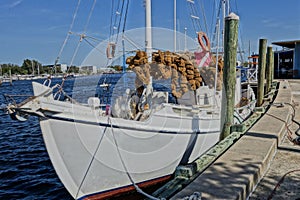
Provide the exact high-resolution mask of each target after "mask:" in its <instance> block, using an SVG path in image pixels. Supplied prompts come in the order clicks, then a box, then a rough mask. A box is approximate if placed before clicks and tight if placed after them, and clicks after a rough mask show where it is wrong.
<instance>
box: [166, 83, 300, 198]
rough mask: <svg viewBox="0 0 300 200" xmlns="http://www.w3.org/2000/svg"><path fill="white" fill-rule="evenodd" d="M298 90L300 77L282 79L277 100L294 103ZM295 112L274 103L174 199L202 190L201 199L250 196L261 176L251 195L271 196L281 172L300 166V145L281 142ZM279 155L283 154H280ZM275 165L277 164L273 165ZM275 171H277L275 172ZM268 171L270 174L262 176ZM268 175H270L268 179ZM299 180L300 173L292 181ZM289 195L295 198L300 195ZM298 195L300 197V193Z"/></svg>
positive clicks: (258, 196) (297, 99)
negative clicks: (283, 165)
mask: <svg viewBox="0 0 300 200" xmlns="http://www.w3.org/2000/svg"><path fill="white" fill-rule="evenodd" d="M297 91H300V80H288V81H280V85H279V90H278V94H277V97H276V99H275V100H274V102H273V104H277V105H278V104H280V103H292V100H293V101H294V102H300V95H299V94H298V93H297ZM299 111H300V108H299V106H296V113H297V112H298V113H299ZM291 112H292V108H291V106H289V105H287V104H284V106H271V107H270V109H269V110H268V111H267V113H266V114H265V115H263V117H262V118H261V119H260V120H259V121H258V122H257V123H256V124H255V125H254V126H253V127H252V128H251V129H250V130H249V131H248V132H247V133H246V134H245V135H244V136H243V137H241V138H240V139H239V140H238V141H237V142H236V143H235V144H234V145H233V146H231V147H230V148H229V149H228V150H227V151H226V152H225V153H224V154H223V155H222V156H220V157H219V158H218V159H217V160H216V161H215V162H214V163H213V164H212V165H211V166H210V167H208V168H207V169H206V170H205V171H204V172H203V173H202V174H201V175H200V176H198V177H197V178H196V179H195V180H194V181H193V182H192V183H190V184H189V185H188V186H186V187H185V188H184V189H183V190H181V191H180V192H178V193H177V194H175V195H174V196H173V197H172V198H171V199H172V200H174V199H182V198H185V197H187V196H190V195H192V194H193V193H194V192H200V193H201V197H202V198H201V199H247V198H248V197H249V196H250V194H251V193H252V192H253V191H254V190H255V188H256V186H257V184H258V183H259V182H260V181H261V180H262V181H261V182H260V184H259V185H258V186H257V188H258V189H257V190H258V191H254V192H253V195H252V197H250V199H256V198H257V199H267V198H268V196H269V195H270V194H271V193H272V191H273V189H274V187H275V185H276V183H277V181H279V180H280V178H281V176H283V175H284V174H285V173H286V172H288V171H290V170H291V169H293V167H294V168H295V167H296V168H297V167H298V168H300V167H299V166H300V146H298V145H296V146H295V145H293V144H292V143H291V142H286V143H285V144H283V145H285V146H284V148H281V146H282V143H281V142H282V141H284V139H285V140H287V139H286V137H285V135H286V132H287V128H286V123H285V122H290V121H291ZM297 117H298V121H299V119H300V113H299V114H298V116H297V114H296V118H295V119H296V120H297ZM284 121H285V122H284ZM297 128H299V127H297ZM297 128H296V129H295V130H297ZM295 130H294V131H295ZM294 131H293V132H294ZM294 137H295V136H294ZM281 151H284V152H285V153H282V152H281ZM280 152H281V153H280ZM278 156H279V157H280V158H277V157H278ZM282 156H287V157H282ZM274 158H275V159H274ZM276 158H277V159H276ZM291 158H292V159H291ZM279 162H283V163H284V164H285V166H286V167H285V168H280V166H281V164H282V163H279ZM289 163H290V164H289ZM272 166H275V167H273V168H272ZM274 168H275V169H274ZM269 169H270V170H269ZM272 169H273V171H272ZM268 170H269V171H268ZM276 170H277V171H276ZM270 171H271V172H270ZM267 172H268V173H267ZM270 173H271V174H270ZM272 173H273V174H272ZM274 173H275V174H276V173H277V175H276V176H274ZM264 175H266V178H264V179H262V178H263V177H264ZM268 176H269V180H268ZM265 179H267V182H266V183H265V182H264V180H265ZM270 179H272V181H273V182H272V181H270ZM299 180H300V178H299V176H298V178H296V179H293V180H291V181H294V184H299ZM290 185H291V183H290ZM267 186H268V187H267ZM295 187H297V185H296V186H295ZM283 190H284V189H283ZM285 190H286V191H281V192H283V193H284V192H285V193H286V195H288V194H290V195H293V194H294V195H295V193H293V192H292V191H288V190H291V187H286V188H285ZM287 191H288V192H287ZM261 195H264V196H261ZM296 195H297V194H296ZM286 197H287V198H291V197H293V199H295V197H296V196H285V198H286ZM297 197H298V198H299V194H298V196H297ZM281 198H282V196H281Z"/></svg>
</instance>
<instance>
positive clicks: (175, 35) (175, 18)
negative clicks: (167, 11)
mask: <svg viewBox="0 0 300 200" xmlns="http://www.w3.org/2000/svg"><path fill="white" fill-rule="evenodd" d="M176 15H177V13H176V0H174V52H176V37H177V36H176V29H177V27H176V17H177V16H176Z"/></svg>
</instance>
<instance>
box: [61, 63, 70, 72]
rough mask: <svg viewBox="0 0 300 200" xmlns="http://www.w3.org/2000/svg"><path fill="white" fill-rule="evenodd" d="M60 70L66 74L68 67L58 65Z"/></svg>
mask: <svg viewBox="0 0 300 200" xmlns="http://www.w3.org/2000/svg"><path fill="white" fill-rule="evenodd" d="M60 70H61V71H62V72H64V73H65V72H67V70H68V65H67V64H60Z"/></svg>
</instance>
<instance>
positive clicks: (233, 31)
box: [220, 13, 239, 140]
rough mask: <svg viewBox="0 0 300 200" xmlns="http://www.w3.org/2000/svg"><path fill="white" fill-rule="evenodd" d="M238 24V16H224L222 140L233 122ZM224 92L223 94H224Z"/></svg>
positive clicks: (231, 14)
mask: <svg viewBox="0 0 300 200" xmlns="http://www.w3.org/2000/svg"><path fill="white" fill-rule="evenodd" d="M238 25H239V17H238V16H237V15H236V14H234V13H230V14H229V15H228V16H227V17H226V18H225V35H224V68H223V69H224V71H223V72H224V73H223V84H224V89H223V97H222V109H221V129H220V130H221V134H220V140H223V139H224V138H225V137H227V136H228V135H229V134H230V127H231V125H232V124H233V119H234V118H233V117H234V104H235V102H234V100H235V84H236V55H237V44H238ZM224 92H225V94H224Z"/></svg>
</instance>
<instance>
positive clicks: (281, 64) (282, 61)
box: [272, 40, 300, 78]
mask: <svg viewBox="0 0 300 200" xmlns="http://www.w3.org/2000/svg"><path fill="white" fill-rule="evenodd" d="M272 44H274V45H278V46H281V47H282V50H280V51H275V52H274V77H275V78H300V40H293V41H281V42H273V43H272Z"/></svg>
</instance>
